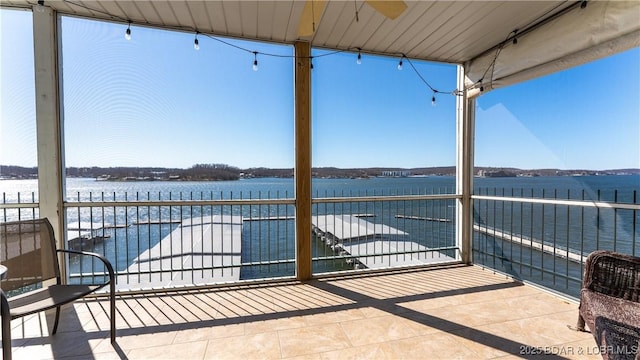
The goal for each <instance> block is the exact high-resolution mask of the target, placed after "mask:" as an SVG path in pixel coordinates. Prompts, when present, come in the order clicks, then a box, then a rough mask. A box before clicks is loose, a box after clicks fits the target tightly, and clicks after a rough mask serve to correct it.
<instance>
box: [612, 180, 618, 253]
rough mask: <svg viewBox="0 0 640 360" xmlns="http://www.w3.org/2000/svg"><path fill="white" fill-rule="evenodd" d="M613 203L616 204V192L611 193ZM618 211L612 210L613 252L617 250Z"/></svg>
mask: <svg viewBox="0 0 640 360" xmlns="http://www.w3.org/2000/svg"><path fill="white" fill-rule="evenodd" d="M613 202H614V203H616V204H617V203H618V190H617V189H616V190H614V191H613ZM617 245H618V209H615V208H614V209H613V251H617V250H618V247H617Z"/></svg>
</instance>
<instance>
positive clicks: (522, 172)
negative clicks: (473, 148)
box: [0, 164, 640, 181]
mask: <svg viewBox="0 0 640 360" xmlns="http://www.w3.org/2000/svg"><path fill="white" fill-rule="evenodd" d="M66 172H67V174H66V175H67V177H70V178H94V179H96V180H97V181H230V180H240V179H251V178H292V177H293V175H294V170H293V169H292V168H291V169H270V168H249V169H239V168H236V167H233V166H229V165H224V164H208V165H194V166H193V167H191V168H189V169H176V168H151V167H114V168H101V167H69V168H67V169H66ZM311 172H312V177H313V178H326V179H332V178H335V179H358V178H360V179H366V178H373V177H376V178H377V177H390V178H394V177H395V178H397V177H422V176H455V174H456V168H455V166H443V167H425V168H411V169H405V168H379V167H374V168H348V169H341V168H333V167H321V168H312V170H311ZM598 175H640V169H639V168H630V169H612V170H584V169H575V170H561V169H517V168H501V167H476V168H475V169H474V176H476V177H485V178H494V177H538V176H598ZM35 178H37V168H35V167H32V168H27V167H20V166H6V165H0V179H3V180H7V179H9V180H19V179H35Z"/></svg>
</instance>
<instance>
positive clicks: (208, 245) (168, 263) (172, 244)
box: [126, 215, 243, 288]
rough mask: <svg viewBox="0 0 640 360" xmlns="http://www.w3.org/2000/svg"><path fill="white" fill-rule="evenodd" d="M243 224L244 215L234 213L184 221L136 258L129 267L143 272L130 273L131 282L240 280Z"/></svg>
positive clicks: (156, 284) (152, 284) (163, 283)
mask: <svg viewBox="0 0 640 360" xmlns="http://www.w3.org/2000/svg"><path fill="white" fill-rule="evenodd" d="M242 224H243V219H242V217H241V216H234V215H213V216H204V217H198V218H192V219H186V220H184V221H182V222H181V223H180V225H179V226H178V227H177V228H175V229H174V230H173V231H172V232H171V233H170V234H168V235H167V236H165V237H164V238H163V239H162V240H160V242H159V243H157V244H156V245H155V246H153V247H152V248H150V249H148V250H146V251H144V252H143V253H142V254H140V256H138V257H137V258H136V259H134V261H133V263H132V264H131V265H130V266H129V268H128V271H129V272H131V273H141V275H130V276H128V278H127V279H126V280H127V282H128V284H127V286H128V287H130V286H131V285H132V284H134V285H138V286H140V287H141V288H160V287H167V286H176V285H190V284H207V283H213V282H226V281H238V280H239V279H240V266H241V250H242ZM223 266H224V268H222V267H223ZM214 267H215V268H214Z"/></svg>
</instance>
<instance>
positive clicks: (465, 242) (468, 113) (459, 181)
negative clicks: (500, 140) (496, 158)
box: [456, 65, 476, 264]
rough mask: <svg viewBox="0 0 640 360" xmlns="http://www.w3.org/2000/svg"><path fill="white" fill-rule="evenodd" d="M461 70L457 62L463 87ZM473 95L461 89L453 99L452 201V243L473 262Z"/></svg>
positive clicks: (468, 260)
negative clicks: (453, 154)
mask: <svg viewBox="0 0 640 360" xmlns="http://www.w3.org/2000/svg"><path fill="white" fill-rule="evenodd" d="M464 80H465V71H464V67H463V66H462V65H458V89H464V87H465V85H464V84H465V81H464ZM475 104H476V103H475V99H473V98H469V97H467V91H463V92H462V94H460V96H458V97H457V99H456V194H459V195H461V196H462V197H461V199H459V200H458V202H457V203H456V243H457V246H458V248H459V249H460V260H461V261H462V262H464V263H466V264H471V263H472V262H473V256H472V255H473V250H472V240H473V201H472V199H471V195H472V194H473V168H474V164H473V156H474V132H475Z"/></svg>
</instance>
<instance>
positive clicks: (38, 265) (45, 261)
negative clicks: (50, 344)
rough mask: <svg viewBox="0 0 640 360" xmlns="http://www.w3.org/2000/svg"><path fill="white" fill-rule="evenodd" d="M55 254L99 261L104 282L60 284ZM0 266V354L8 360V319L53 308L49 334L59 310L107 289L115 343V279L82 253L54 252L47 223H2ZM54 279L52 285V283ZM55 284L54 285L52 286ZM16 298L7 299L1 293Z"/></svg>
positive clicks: (55, 327)
mask: <svg viewBox="0 0 640 360" xmlns="http://www.w3.org/2000/svg"><path fill="white" fill-rule="evenodd" d="M58 253H70V254H78V255H87V256H92V257H94V258H97V259H98V260H100V261H101V262H102V263H103V264H104V266H105V268H106V269H107V271H108V273H109V279H108V281H105V282H102V283H99V284H95V285H87V284H63V283H62V281H61V277H60V267H59V264H58ZM0 263H1V264H2V265H4V266H6V267H7V268H8V271H7V273H6V274H5V277H4V279H2V281H0V290H1V291H0V303H1V309H0V310H1V313H2V352H3V355H4V359H6V360H8V359H10V358H11V325H10V322H11V320H12V319H15V318H19V317H23V316H27V315H30V314H35V313H37V312H40V311H44V310H48V309H53V308H56V317H55V321H54V324H53V330H52V331H51V334H52V335H53V334H55V333H56V331H57V329H58V322H59V320H60V306H62V305H64V304H67V303H70V302H72V301H75V300H77V299H80V298H82V297H84V296H86V295H88V294H90V293H93V292H95V291H97V290H99V289H101V288H103V287H104V286H106V285H110V289H109V290H110V306H111V308H110V310H111V313H110V320H111V343H114V342H115V336H116V324H115V309H116V308H115V276H114V272H113V267H112V266H111V264H110V263H109V261H108V260H107V259H105V258H104V257H102V256H100V255H98V254H95V253H89V252H84V251H75V250H61V249H56V242H55V238H54V235H53V228H52V227H51V224H50V223H49V221H48V220H47V219H40V220H25V221H16V222H6V223H2V224H0ZM54 279H55V281H53V280H54ZM54 282H55V283H54ZM7 291H12V292H15V293H18V295H16V296H13V297H10V298H8V299H7V297H6V296H5V292H7Z"/></svg>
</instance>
